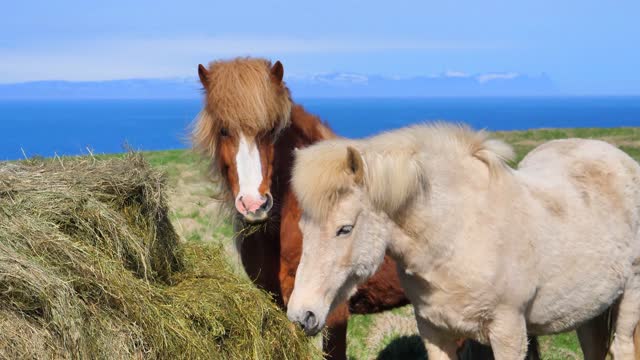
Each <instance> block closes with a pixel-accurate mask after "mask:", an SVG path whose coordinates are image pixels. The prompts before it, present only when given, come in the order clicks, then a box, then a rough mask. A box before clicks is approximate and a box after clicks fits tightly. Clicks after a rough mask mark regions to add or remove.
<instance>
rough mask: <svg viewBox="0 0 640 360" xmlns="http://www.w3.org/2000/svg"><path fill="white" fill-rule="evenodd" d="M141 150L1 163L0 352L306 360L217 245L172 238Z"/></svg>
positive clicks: (296, 340) (283, 322) (308, 347)
mask: <svg viewBox="0 0 640 360" xmlns="http://www.w3.org/2000/svg"><path fill="white" fill-rule="evenodd" d="M163 186H164V178H163V176H162V175H161V174H160V173H158V172H157V171H155V170H153V169H151V168H150V167H149V165H148V164H147V163H146V162H145V161H144V160H143V158H142V156H141V155H137V154H129V155H127V156H126V157H125V158H124V159H110V160H96V159H94V158H77V159H54V160H29V161H23V162H19V163H5V164H0V357H2V358H97V359H100V358H102V359H107V358H108V359H129V358H149V359H176V358H185V359H186V358H189V359H191V358H216V359H251V358H254V359H255V358H260V359H287V358H289V359H299V358H302V359H308V358H314V357H316V356H317V350H316V348H315V347H314V346H313V344H312V343H311V342H310V341H308V340H307V339H306V338H305V337H304V335H302V334H301V333H300V332H299V331H298V330H296V329H295V328H294V327H293V326H291V325H290V324H289V322H288V321H287V319H286V316H285V315H284V314H283V313H282V312H281V311H280V310H279V309H278V308H277V307H276V305H275V304H273V302H272V301H271V299H270V298H269V296H268V295H267V294H266V293H264V292H262V291H260V290H258V289H256V288H255V287H254V286H253V284H251V283H250V282H249V281H248V280H245V279H242V278H239V277H237V276H236V275H234V273H233V271H232V270H231V268H230V267H229V265H228V264H227V263H226V261H225V259H224V254H223V251H222V250H221V249H220V248H219V247H216V246H205V245H188V244H184V245H182V244H180V243H179V240H178V237H177V235H176V233H175V232H174V229H173V227H172V225H171V223H170V221H169V219H168V216H167V205H166V200H165V198H164V194H163Z"/></svg>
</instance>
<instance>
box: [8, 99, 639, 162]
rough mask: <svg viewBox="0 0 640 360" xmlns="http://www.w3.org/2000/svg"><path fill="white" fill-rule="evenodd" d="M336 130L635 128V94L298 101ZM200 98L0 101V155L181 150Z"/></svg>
mask: <svg viewBox="0 0 640 360" xmlns="http://www.w3.org/2000/svg"><path fill="white" fill-rule="evenodd" d="M297 102H298V103H300V104H302V105H304V106H305V107H306V109H307V110H308V111H310V112H312V113H314V114H317V115H319V116H320V117H321V118H323V119H324V120H327V121H328V122H329V123H330V125H331V126H332V128H333V129H334V130H335V131H336V132H337V133H338V134H340V135H343V136H347V137H364V136H368V135H372V134H375V133H378V132H380V131H383V130H388V129H393V128H397V127H401V126H404V125H408V124H413V123H418V122H422V121H429V120H448V121H455V122H464V123H467V124H469V125H471V126H472V127H474V128H477V129H489V130H516V129H518V130H520V129H532V128H562V127H619V126H640V97H540V98H425V99H418V98H411V99H300V100H298V101H297ZM200 108H201V101H199V100H68V101H67V100H65V101H54V100H51V101H49V100H46V101H44V100H43V101H31V100H29V101H26V100H25V101H0V160H12V159H19V158H23V157H24V156H25V155H26V156H34V155H40V156H53V155H55V154H58V155H76V154H87V153H88V151H89V150H90V151H92V152H94V153H115V152H121V151H123V149H125V147H128V148H133V149H137V150H164V149H176V148H186V147H188V146H189V144H188V136H187V134H188V130H187V129H188V126H189V124H190V123H191V122H192V120H193V119H194V117H195V116H196V114H197V113H198V111H199V110H200Z"/></svg>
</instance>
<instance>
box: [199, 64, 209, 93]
mask: <svg viewBox="0 0 640 360" xmlns="http://www.w3.org/2000/svg"><path fill="white" fill-rule="evenodd" d="M198 76H199V77H200V82H201V83H202V86H204V88H205V89H206V88H207V87H208V86H209V70H207V68H206V67H204V66H203V65H202V64H199V65H198Z"/></svg>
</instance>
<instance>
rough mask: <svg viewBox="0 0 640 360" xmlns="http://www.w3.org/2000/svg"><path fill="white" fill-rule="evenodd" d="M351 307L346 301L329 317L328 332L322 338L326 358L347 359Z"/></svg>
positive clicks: (333, 359)
mask: <svg viewBox="0 0 640 360" xmlns="http://www.w3.org/2000/svg"><path fill="white" fill-rule="evenodd" d="M348 322H349V307H348V305H347V303H344V304H342V305H340V306H338V307H336V308H335V309H334V310H333V311H332V312H331V314H329V317H328V318H327V334H326V335H325V337H324V338H323V339H322V350H323V351H324V352H325V354H327V356H326V359H331V360H346V359H347V324H348Z"/></svg>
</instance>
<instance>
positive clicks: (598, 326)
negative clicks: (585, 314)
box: [576, 310, 609, 360]
mask: <svg viewBox="0 0 640 360" xmlns="http://www.w3.org/2000/svg"><path fill="white" fill-rule="evenodd" d="M608 317H609V310H607V311H605V312H604V313H602V314H600V315H598V316H596V317H595V318H593V319H591V320H589V321H587V322H586V323H584V324H582V325H581V326H580V327H578V328H577V329H576V332H577V333H578V340H580V347H581V348H582V353H583V354H584V360H604V358H605V357H606V356H607V351H608V350H609V349H608V346H609V329H608V328H609V320H608Z"/></svg>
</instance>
